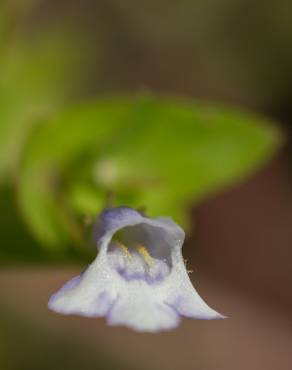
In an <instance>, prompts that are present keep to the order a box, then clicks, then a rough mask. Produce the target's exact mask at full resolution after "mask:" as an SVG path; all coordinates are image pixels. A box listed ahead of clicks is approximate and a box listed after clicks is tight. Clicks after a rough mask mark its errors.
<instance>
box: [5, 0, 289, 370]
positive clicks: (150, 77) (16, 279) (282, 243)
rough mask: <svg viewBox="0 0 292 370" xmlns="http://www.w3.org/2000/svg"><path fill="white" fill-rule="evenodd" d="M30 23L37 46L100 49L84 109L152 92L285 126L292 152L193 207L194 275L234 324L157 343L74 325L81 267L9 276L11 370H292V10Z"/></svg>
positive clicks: (66, 0) (150, 8)
mask: <svg viewBox="0 0 292 370" xmlns="http://www.w3.org/2000/svg"><path fill="white" fill-rule="evenodd" d="M23 19H24V20H23V22H24V28H25V29H26V32H28V33H30V34H32V35H33V34H34V33H39V32H41V31H42V28H43V27H44V26H45V25H47V24H51V25H53V26H54V27H62V28H63V29H64V30H65V31H66V33H70V32H74V34H76V35H77V36H76V37H78V33H80V35H81V34H82V35H84V34H85V35H86V38H85V39H86V43H87V44H88V46H89V49H90V50H91V53H90V54H88V55H87V54H86V55H84V60H83V63H84V70H85V71H84V76H83V77H84V88H83V90H82V93H80V91H79V92H73V95H76V96H79V95H82V96H84V97H88V96H92V95H96V94H103V93H107V92H117V91H137V90H151V91H159V92H167V93H175V94H182V95H185V96H190V97H195V98H200V99H206V100H209V101H221V102H225V103H228V104H237V105H239V106H241V107H243V108H248V109H251V110H253V111H256V112H261V113H263V114H265V115H267V116H269V117H271V118H274V119H276V120H277V121H278V122H279V126H281V128H282V130H283V133H284V135H285V137H286V145H285V147H284V148H283V150H282V152H281V153H279V154H278V155H277V157H276V158H274V160H273V161H272V162H271V163H270V164H269V165H268V166H267V167H266V168H264V169H262V170H261V171H260V172H258V173H257V174H256V175H254V176H253V177H252V178H249V179H248V180H246V181H244V182H243V183H242V184H240V185H236V186H234V187H232V188H230V189H228V190H225V191H224V192H222V193H220V194H218V195H217V196H214V197H213V198H212V199H208V200H206V201H204V202H202V203H201V204H200V205H199V206H197V207H195V209H192V205H190V209H192V211H191V212H192V215H193V219H194V227H193V231H192V235H191V236H190V237H189V239H188V241H187V244H186V246H185V248H184V254H185V257H186V258H187V259H188V267H189V268H191V269H194V273H193V274H192V279H193V282H194V285H195V287H196V288H197V289H198V292H199V293H200V294H201V296H202V297H203V298H204V299H205V300H206V301H207V302H208V303H209V304H210V305H211V306H212V307H214V308H215V309H216V310H218V311H219V312H222V313H224V314H226V315H227V316H229V317H230V318H229V319H228V320H223V321H216V322H203V321H202V322H201V321H190V320H185V321H184V322H183V325H182V326H181V327H179V328H178V329H177V330H176V331H174V332H170V333H162V334H157V335H150V334H136V333H134V332H131V331H129V330H128V329H124V328H110V327H107V326H106V325H105V323H104V322H103V321H102V320H89V319H88V320H87V319H83V318H77V317H61V316H58V315H56V314H53V313H51V312H48V310H47V306H46V305H47V299H48V297H49V295H50V294H51V292H52V291H54V290H56V289H57V288H58V287H59V286H60V285H61V284H62V283H63V282H64V281H66V280H67V279H69V278H70V277H71V276H73V275H74V274H76V273H77V272H79V271H80V269H81V267H80V266H76V267H65V268H64V267H60V266H59V267H36V266H33V267H29V266H27V265H26V266H21V267H20V266H5V267H4V266H3V267H2V268H1V270H0V292H1V299H0V307H1V316H0V333H1V334H0V368H1V369H3V370H14V369H17V370H25V369H30V370H34V369H40V368H42V369H49V368H54V369H64V368H68V369H69V368H71V369H148V370H149V369H159V370H163V369H168V370H172V369H198V370H229V369H230V370H244V369H250V370H262V369H263V370H270V369H271V370H274V369H287V370H288V369H291V368H292V293H291V285H292V284H291V283H292V232H291V228H292V179H291V159H290V127H291V124H292V105H291V104H292V99H291V98H292V49H291V35H292V5H291V3H290V2H289V1H273V0H270V1H265V2H263V1H260V0H258V1H256V2H251V1H243V0H233V1H231V0H221V1H217V0H213V1H210V0H204V1H203V0H197V1H191V0H182V1H164V0H156V1H153V0H148V1H139V2H137V1H133V0H124V1H122V2H121V1H117V0H104V1H101V0H95V1H94V0H83V1H81V0H80V1H73V0H71V1H70V0H59V1H57V0H51V1H37V2H35V3H34V4H33V5H32V7H31V8H30V10H29V11H27V13H26V14H25V17H24V18H23ZM16 25H17V23H16ZM77 53H78V51H77Z"/></svg>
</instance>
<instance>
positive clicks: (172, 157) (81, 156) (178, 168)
mask: <svg viewBox="0 0 292 370" xmlns="http://www.w3.org/2000/svg"><path fill="white" fill-rule="evenodd" d="M279 144H280V136H279V133H278V132H277V130H276V129H275V128H274V127H273V126H272V125H271V124H270V123H269V122H266V121H265V120H263V119H261V118H259V117H255V116H253V115H249V114H246V113H242V112H238V111H236V110H234V109H228V108H226V107H216V106H212V105H207V104H202V103H198V102H190V101H186V100H183V99H178V98H177V99H175V98H168V97H154V96H153V97H152V96H146V95H145V96H139V97H137V98H130V97H117V98H104V99H100V100H97V101H96V102H91V103H87V104H83V105H81V106H79V107H73V108H70V109H68V110H66V111H65V112H63V113H60V114H59V115H57V116H55V117H54V118H53V119H51V120H48V121H46V122H44V123H43V124H42V125H41V126H40V127H39V129H38V130H37V131H36V132H35V134H34V135H33V137H32V138H31V139H30V140H29V142H28V145H27V146H26V150H25V153H24V156H23V162H22V166H21V171H20V182H19V204H20V207H21V210H22V213H23V216H24V219H25V220H26V222H27V224H28V225H29V227H30V229H31V230H32V232H33V233H34V234H35V235H36V236H37V238H39V240H40V241H42V242H43V244H45V245H48V246H59V245H62V244H66V240H67V239H68V238H70V239H71V240H75V241H76V242H77V243H79V242H82V240H83V239H84V237H83V226H82V222H83V219H84V217H88V216H91V217H93V216H94V215H95V214H96V213H97V212H99V211H100V210H101V209H102V207H103V205H104V200H105V195H106V193H107V192H109V191H111V192H114V193H115V194H116V204H117V205H120V204H127V205H129V206H132V207H139V206H146V207H147V211H148V214H149V215H150V216H157V215H168V216H171V217H173V218H174V219H175V220H176V221H178V222H180V223H182V224H183V225H186V224H187V206H189V205H190V204H191V202H193V201H196V200H199V199H201V198H202V197H205V196H207V195H208V194H210V193H211V192H214V191H218V190H219V189H222V188H223V187H226V186H227V185H229V184H231V183H234V182H235V181H239V180H240V179H242V178H243V177H244V176H247V175H249V174H250V173H251V172H252V171H254V170H255V169H256V168H258V166H260V165H261V164H263V163H264V162H265V161H267V160H268V159H269V158H270V156H271V154H272V153H273V152H274V150H275V149H276V148H277V146H278V145H279Z"/></svg>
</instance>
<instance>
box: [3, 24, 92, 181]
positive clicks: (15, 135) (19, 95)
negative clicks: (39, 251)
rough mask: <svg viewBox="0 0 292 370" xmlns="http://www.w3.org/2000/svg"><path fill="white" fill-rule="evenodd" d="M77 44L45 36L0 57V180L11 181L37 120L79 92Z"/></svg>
mask: <svg viewBox="0 0 292 370" xmlns="http://www.w3.org/2000/svg"><path fill="white" fill-rule="evenodd" d="M61 35H62V36H61ZM80 42H81V40H80V39H79V40H78V39H75V38H74V35H73V34H72V35H71V36H70V37H68V35H66V34H65V33H64V32H63V33H62V34H61V33H60V32H58V30H55V31H54V32H53V31H46V32H42V33H41V34H40V35H38V36H34V37H33V38H32V37H27V38H26V37H24V38H23V37H18V38H16V40H13V42H12V43H11V44H9V47H7V48H5V52H3V53H2V55H1V59H0V67H1V71H0V145H1V152H0V180H1V179H3V177H4V175H5V176H7V175H9V176H11V175H15V172H16V171H17V166H18V161H19V157H20V154H21V150H22V148H23V146H24V144H25V142H26V140H27V138H28V137H29V135H30V133H31V131H32V130H33V129H34V127H35V126H36V125H37V124H38V123H39V120H40V119H41V118H43V117H45V116H46V115H48V114H51V113H52V111H54V110H55V109H57V107H60V106H61V105H62V104H64V102H65V101H66V100H68V97H72V91H76V86H79V84H80V82H81V76H82V74H80V73H78V70H79V68H80V66H81V61H82V58H83V57H82V56H81V55H83V56H84V54H86V52H85V48H84V47H83V48H82V47H81V44H80V45H79V43H80ZM78 45H79V46H80V47H78ZM78 48H79V52H78V53H77V52H76V50H77V49H78ZM80 51H82V53H80Z"/></svg>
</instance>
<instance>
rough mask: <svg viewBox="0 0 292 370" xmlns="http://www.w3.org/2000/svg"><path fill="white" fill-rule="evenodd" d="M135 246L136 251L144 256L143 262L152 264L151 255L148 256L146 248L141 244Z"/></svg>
mask: <svg viewBox="0 0 292 370" xmlns="http://www.w3.org/2000/svg"><path fill="white" fill-rule="evenodd" d="M136 247H137V250H138V252H139V253H140V254H141V256H142V257H143V258H144V260H145V262H146V263H147V264H148V265H149V266H152V265H153V260H152V257H151V256H150V254H149V252H148V251H147V249H146V248H145V247H144V246H143V245H141V244H137V246H136Z"/></svg>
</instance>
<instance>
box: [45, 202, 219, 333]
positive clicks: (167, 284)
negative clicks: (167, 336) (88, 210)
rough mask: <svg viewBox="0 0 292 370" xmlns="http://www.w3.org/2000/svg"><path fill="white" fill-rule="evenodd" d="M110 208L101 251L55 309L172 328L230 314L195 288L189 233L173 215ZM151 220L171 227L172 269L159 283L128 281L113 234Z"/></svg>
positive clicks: (103, 220)
mask: <svg viewBox="0 0 292 370" xmlns="http://www.w3.org/2000/svg"><path fill="white" fill-rule="evenodd" d="M117 210H118V212H114V211H112V210H111V211H107V212H108V213H107V214H105V215H101V217H100V218H99V219H98V221H97V229H96V237H97V235H98V237H99V240H98V248H99V254H98V256H97V257H96V259H95V260H94V261H93V263H92V264H91V265H90V266H89V267H88V268H87V270H86V271H85V272H84V273H82V274H81V275H80V276H78V277H75V278H73V279H72V280H70V281H69V282H68V283H66V284H65V285H64V286H63V287H62V288H61V289H60V290H59V291H58V292H57V293H55V294H53V295H52V297H51V299H50V301H49V308H50V309H51V310H53V311H56V312H59V313H63V314H78V315H83V316H106V317H107V321H108V323H109V324H110V325H121V324H123V325H126V326H128V327H131V328H132V329H135V330H137V331H150V332H155V331H160V330H170V329H172V328H174V327H176V326H177V325H178V324H179V322H180V316H181V315H182V316H187V317H192V318H199V319H216V318H224V316H222V315H220V314H219V313H217V312H216V311H214V310H213V309H211V308H210V307H209V306H208V305H207V304H206V303H205V302H204V301H203V300H202V298H201V297H200V296H199V294H198V293H197V292H196V290H195V289H194V288H193V286H192V284H191V281H190V279H189V276H188V274H187V272H186V268H185V265H184V261H183V258H182V254H181V248H182V244H183V241H184V231H183V230H182V229H181V228H180V227H179V226H178V225H176V224H175V223H174V222H173V221H172V220H171V219H168V218H162V217H160V218H157V219H150V218H147V217H143V216H142V215H141V214H139V213H138V212H136V211H134V210H132V209H130V208H126V207H123V208H122V207H121V208H120V209H117ZM139 223H146V224H148V225H151V226H153V227H157V228H162V229H164V230H165V231H166V235H167V237H168V238H169V240H168V242H169V243H170V245H171V248H172V249H171V258H172V265H173V266H172V269H171V273H170V274H169V275H168V276H167V277H165V279H164V280H163V281H162V282H161V283H159V284H152V285H149V284H147V282H145V281H143V280H132V281H130V282H129V281H126V280H125V279H123V278H122V277H121V276H120V275H119V274H118V273H117V272H116V271H114V270H113V269H112V268H111V267H110V265H109V263H108V257H107V249H108V245H109V243H110V241H111V238H112V236H113V234H114V233H115V232H116V231H117V230H119V229H121V228H123V227H125V226H133V225H136V224H139Z"/></svg>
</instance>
